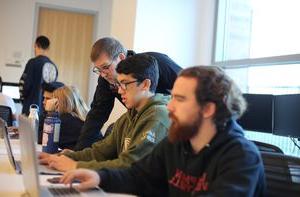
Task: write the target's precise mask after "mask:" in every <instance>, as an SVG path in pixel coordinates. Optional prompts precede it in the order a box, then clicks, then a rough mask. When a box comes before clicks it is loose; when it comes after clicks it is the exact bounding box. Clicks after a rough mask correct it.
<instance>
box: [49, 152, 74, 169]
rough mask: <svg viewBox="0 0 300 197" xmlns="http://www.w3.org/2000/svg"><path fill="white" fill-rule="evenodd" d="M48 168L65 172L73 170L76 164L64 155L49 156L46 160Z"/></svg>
mask: <svg viewBox="0 0 300 197" xmlns="http://www.w3.org/2000/svg"><path fill="white" fill-rule="evenodd" d="M48 166H49V167H50V168H54V169H56V170H59V171H63V172H65V171H68V170H75V169H76V166H77V162H76V161H74V160H72V159H70V158H69V157H67V156H64V155H61V156H57V155H51V157H50V158H49V159H48Z"/></svg>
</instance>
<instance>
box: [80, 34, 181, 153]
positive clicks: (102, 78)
mask: <svg viewBox="0 0 300 197" xmlns="http://www.w3.org/2000/svg"><path fill="white" fill-rule="evenodd" d="M134 54H135V53H134V52H133V51H129V50H128V51H127V50H126V48H125V47H124V46H123V45H122V44H121V43H120V42H119V41H118V40H116V39H114V38H111V37H105V38H101V39H99V40H98V41H97V42H95V44H94V45H93V48H92V52H91V61H92V62H93V71H94V73H96V74H97V75H99V79H98V85H97V88H96V91H95V94H94V99H93V102H92V104H91V110H90V111H89V113H88V115H87V118H86V120H85V122H84V126H83V128H82V130H81V136H80V137H79V140H78V143H77V145H76V146H75V150H82V149H83V148H85V147H90V146H91V144H92V143H94V142H96V141H98V140H100V139H102V134H101V132H100V129H101V128H102V126H103V125H104V123H105V122H106V121H107V120H108V118H109V115H110V113H111V111H112V109H113V106H114V101H115V98H117V99H118V100H119V101H121V102H122V99H121V96H120V94H118V92H117V86H116V66H117V65H118V63H119V62H120V61H121V60H124V59H126V58H127V57H130V56H134ZM144 54H147V55H150V56H152V57H154V58H155V59H156V60H157V63H158V70H159V77H158V84H157V88H156V90H155V92H156V93H162V94H170V90H171V89H172V87H173V83H174V81H175V79H176V77H177V74H178V72H179V71H180V70H181V68H180V67H179V66H178V65H177V64H176V63H175V62H174V61H173V60H171V59H170V58H169V57H168V56H167V55H165V54H161V53H156V52H146V53H144ZM123 104H124V103H123Z"/></svg>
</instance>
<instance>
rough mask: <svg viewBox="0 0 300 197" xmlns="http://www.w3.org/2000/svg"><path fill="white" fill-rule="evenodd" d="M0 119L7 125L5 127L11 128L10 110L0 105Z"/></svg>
mask: <svg viewBox="0 0 300 197" xmlns="http://www.w3.org/2000/svg"><path fill="white" fill-rule="evenodd" d="M0 118H2V119H3V120H4V121H5V122H6V123H7V126H9V127H10V126H12V122H13V117H12V111H11V108H10V107H8V106H4V105H0Z"/></svg>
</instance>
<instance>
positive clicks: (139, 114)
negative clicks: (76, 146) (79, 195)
mask: <svg viewBox="0 0 300 197" xmlns="http://www.w3.org/2000/svg"><path fill="white" fill-rule="evenodd" d="M117 79H118V93H119V94H120V95H121V97H122V101H123V103H125V105H126V107H127V108H128V111H127V112H126V113H125V114H123V115H122V116H121V117H120V118H119V119H118V120H117V121H116V122H115V124H114V127H113V130H112V133H111V134H110V135H109V136H107V137H106V138H105V139H104V140H101V141H98V142H95V143H94V144H93V145H92V147H91V148H85V149H83V150H82V151H77V152H70V151H67V152H66V151H64V152H65V153H63V155H60V156H57V155H49V154H46V153H41V154H40V156H39V158H40V162H41V163H42V164H48V165H49V166H50V167H52V168H55V169H57V170H60V171H67V170H72V169H75V168H89V169H101V168H126V167H129V166H130V165H131V163H132V162H134V161H137V160H139V159H141V158H142V157H144V156H145V155H147V154H148V153H150V152H151V151H152V149H153V148H154V146H155V145H156V144H157V143H158V142H159V141H161V140H162V139H163V138H164V137H165V136H166V135H167V130H168V127H169V118H168V111H167V108H166V104H167V102H168V100H169V96H164V95H162V94H155V93H154V92H155V89H156V86H157V81H158V67H157V61H156V59H155V58H153V57H152V56H149V55H145V54H140V55H135V56H133V57H130V58H127V59H126V60H123V61H122V62H121V63H120V64H119V65H118V67H117Z"/></svg>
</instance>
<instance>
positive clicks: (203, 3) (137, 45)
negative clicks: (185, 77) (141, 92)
mask: <svg viewBox="0 0 300 197" xmlns="http://www.w3.org/2000/svg"><path fill="white" fill-rule="evenodd" d="M214 4H215V1H214V0H151V1H149V0H139V1H138V3H137V13H136V25H135V26H136V28H135V40H134V49H135V50H136V51H137V52H142V51H158V52H162V53H166V54H167V55H169V56H170V57H171V58H172V59H174V60H175V61H176V62H177V63H178V64H180V65H181V66H182V67H188V66H193V65H197V64H210V61H211V51H212V42H213V20H214Z"/></svg>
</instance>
